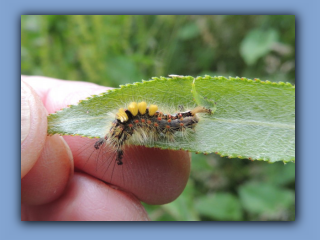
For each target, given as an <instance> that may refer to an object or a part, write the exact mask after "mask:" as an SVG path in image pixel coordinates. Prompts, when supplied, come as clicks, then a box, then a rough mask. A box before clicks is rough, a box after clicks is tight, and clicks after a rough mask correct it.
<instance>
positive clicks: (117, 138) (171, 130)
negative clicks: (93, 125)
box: [94, 102, 212, 165]
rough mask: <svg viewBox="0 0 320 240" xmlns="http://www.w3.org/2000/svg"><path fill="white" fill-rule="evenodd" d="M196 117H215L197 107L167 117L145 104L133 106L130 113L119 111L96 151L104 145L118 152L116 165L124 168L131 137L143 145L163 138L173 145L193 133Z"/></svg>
mask: <svg viewBox="0 0 320 240" xmlns="http://www.w3.org/2000/svg"><path fill="white" fill-rule="evenodd" d="M197 113H208V114H212V111H211V110H210V109H207V108H205V107H201V106H198V107H196V108H194V109H192V110H188V111H185V112H178V113H174V114H165V113H162V112H160V111H158V106H157V105H153V104H151V105H150V106H149V107H147V103H146V102H140V103H136V102H131V103H130V104H129V105H128V109H123V108H120V109H119V111H118V113H117V114H116V118H115V120H114V121H113V122H112V126H111V127H110V129H109V131H108V132H107V134H106V135H105V137H104V138H101V139H99V140H98V141H96V142H95V144H94V148H95V149H97V150H98V149H99V148H100V147H101V145H102V144H106V145H107V146H109V147H111V149H113V151H115V152H116V163H117V164H118V165H122V164H123V162H122V159H123V155H124V148H125V146H126V145H128V144H129V143H130V139H131V137H132V136H134V137H135V139H136V140H138V142H139V143H140V144H141V145H143V144H146V143H148V142H154V141H156V140H157V139H158V138H161V137H164V138H166V139H167V140H168V141H174V134H175V133H176V132H181V133H184V132H185V131H186V130H187V129H192V130H194V128H195V126H196V125H197V124H198V122H199V118H198V117H197Z"/></svg>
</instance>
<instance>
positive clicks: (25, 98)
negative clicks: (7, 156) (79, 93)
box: [21, 81, 47, 178]
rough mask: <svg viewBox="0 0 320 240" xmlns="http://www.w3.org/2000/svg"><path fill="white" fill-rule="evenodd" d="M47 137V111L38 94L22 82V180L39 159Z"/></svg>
mask: <svg viewBox="0 0 320 240" xmlns="http://www.w3.org/2000/svg"><path fill="white" fill-rule="evenodd" d="M46 135H47V113H46V109H45V108H44V106H43V104H42V102H41V99H40V98H39V97H38V95H37V94H36V92H35V91H34V90H33V89H32V88H31V87H30V86H29V85H28V84H26V83H25V82H24V81H21V178H22V177H24V176H25V175H26V174H27V173H28V172H29V171H30V169H31V168H32V167H33V165H34V164H35V163H36V161H37V159H38V158H39V156H40V154H41V151H42V148H43V146H44V143H45V139H46Z"/></svg>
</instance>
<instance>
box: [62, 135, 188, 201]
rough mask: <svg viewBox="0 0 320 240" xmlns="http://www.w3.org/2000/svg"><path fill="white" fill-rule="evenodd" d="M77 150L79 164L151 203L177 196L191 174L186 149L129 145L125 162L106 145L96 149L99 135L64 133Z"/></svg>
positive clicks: (72, 148)
mask: <svg viewBox="0 0 320 240" xmlns="http://www.w3.org/2000/svg"><path fill="white" fill-rule="evenodd" d="M64 138H65V139H66V141H67V142H68V144H69V146H70V148H71V150H72V151H73V154H74V161H75V166H76V168H78V169H80V170H81V171H84V172H86V173H89V174H90V175H92V176H95V177H97V178H99V179H102V180H103V181H106V182H108V183H111V184H113V185H116V186H118V187H119V188H121V189H123V190H125V191H127V192H131V193H133V194H134V195H135V196H136V197H137V198H139V199H140V200H141V201H143V202H145V203H148V204H165V203H168V202H171V201H173V200H174V199H176V198H177V197H178V196H179V195H180V194H181V193H182V191H183V189H184V188H185V186H186V184H187V181H188V178H189V174H190V167H191V162H190V154H189V153H188V152H186V151H173V150H161V149H158V148H145V147H130V148H127V150H125V151H124V152H125V153H124V158H123V165H117V164H116V161H115V155H114V154H112V153H110V152H106V150H105V149H104V148H101V149H99V150H96V149H95V148H94V147H93V146H94V143H95V141H97V139H89V140H88V139H86V138H81V137H72V136H65V137H64Z"/></svg>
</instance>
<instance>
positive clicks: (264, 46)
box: [240, 29, 278, 65]
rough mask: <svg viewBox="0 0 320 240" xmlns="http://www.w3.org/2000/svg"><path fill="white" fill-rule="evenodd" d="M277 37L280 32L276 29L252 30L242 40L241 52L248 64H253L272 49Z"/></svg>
mask: <svg viewBox="0 0 320 240" xmlns="http://www.w3.org/2000/svg"><path fill="white" fill-rule="evenodd" d="M277 39H278V33H277V32H276V31H275V30H274V29H269V30H264V31H263V30H260V29H254V30H251V31H250V32H249V33H248V34H247V35H246V36H245V38H244V39H243V40H242V42H241V46H240V54H241V56H242V57H243V59H244V60H245V62H246V63H247V64H248V65H253V64H254V63H255V62H256V61H257V60H258V59H259V58H260V57H263V56H265V55H266V54H267V53H268V52H269V51H270V50H271V46H272V45H273V44H274V43H275V42H276V41H277Z"/></svg>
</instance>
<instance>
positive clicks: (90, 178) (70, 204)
mask: <svg viewBox="0 0 320 240" xmlns="http://www.w3.org/2000/svg"><path fill="white" fill-rule="evenodd" d="M21 79H22V82H21V219H22V220H36V221H77V220H80V221H105V220H111V221H116V220H124V221H128V220H148V216H147V213H146V211H145V210H144V208H143V206H142V205H141V203H140V201H143V202H146V203H149V204H165V203H168V202H171V201H173V200H174V199H175V198H177V197H178V196H179V195H180V194H181V192H182V191H183V189H184V187H185V185H186V183H187V180H188V177H189V173H190V156H189V154H188V153H187V152H185V151H171V150H160V149H151V148H144V147H135V148H132V149H131V150H129V151H130V152H126V154H125V157H124V159H123V162H124V163H123V165H121V166H118V165H116V164H115V162H114V163H113V162H111V163H110V164H109V163H106V164H104V163H103V158H102V156H101V155H99V152H98V151H96V152H93V150H92V149H93V147H91V146H93V144H94V142H95V141H96V140H94V139H87V138H81V137H74V136H64V137H61V136H58V135H54V136H47V113H53V112H55V111H57V110H60V109H61V108H64V107H66V106H67V105H70V104H76V103H77V102H78V101H79V100H81V99H85V98H86V97H88V96H90V95H93V94H98V93H101V92H104V91H106V90H107V89H108V88H106V87H102V86H98V85H96V84H92V83H86V82H75V81H63V80H57V79H51V78H45V77H21ZM79 149H81V151H79ZM82 149H83V150H82ZM97 159H99V161H96V160H97ZM101 160H102V161H101ZM98 162H100V163H98ZM101 162H102V163H101ZM74 168H75V169H76V170H75V171H74ZM105 182H107V183H110V182H111V184H112V185H110V184H106V183H105Z"/></svg>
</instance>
